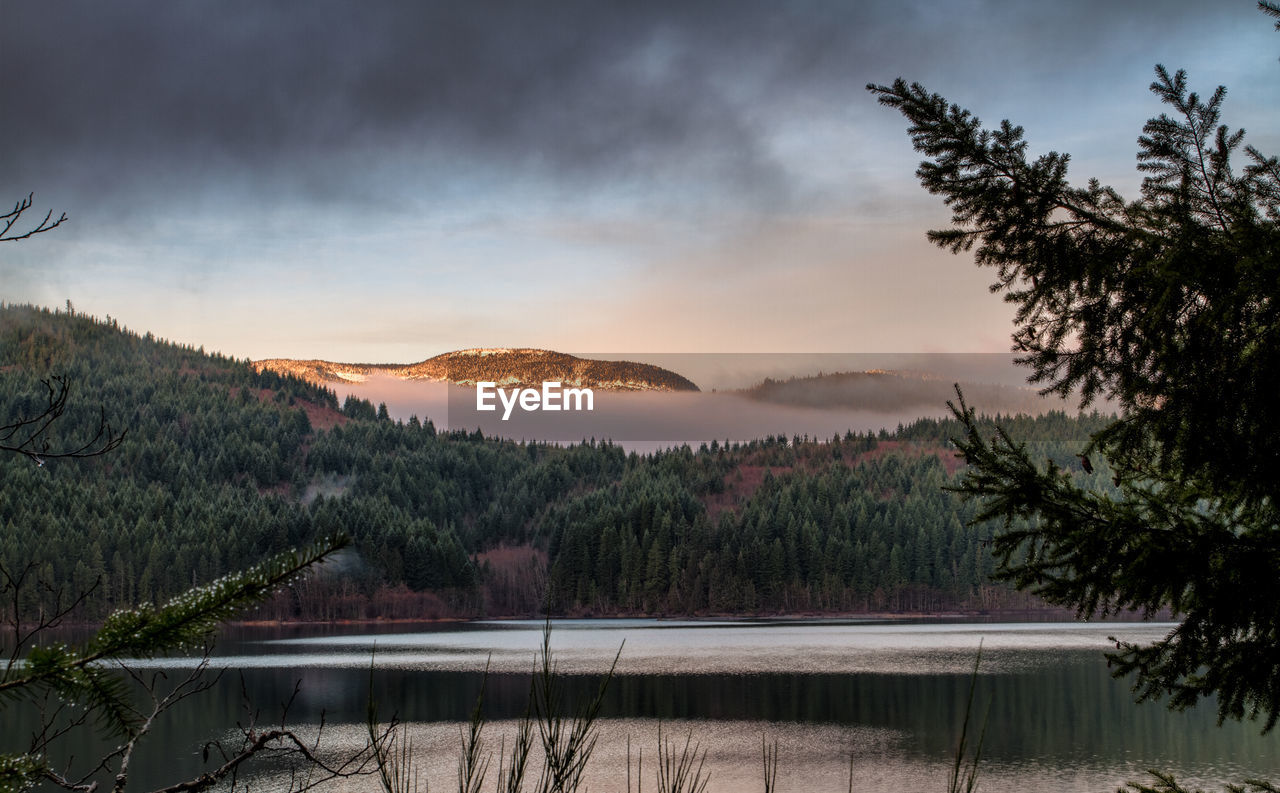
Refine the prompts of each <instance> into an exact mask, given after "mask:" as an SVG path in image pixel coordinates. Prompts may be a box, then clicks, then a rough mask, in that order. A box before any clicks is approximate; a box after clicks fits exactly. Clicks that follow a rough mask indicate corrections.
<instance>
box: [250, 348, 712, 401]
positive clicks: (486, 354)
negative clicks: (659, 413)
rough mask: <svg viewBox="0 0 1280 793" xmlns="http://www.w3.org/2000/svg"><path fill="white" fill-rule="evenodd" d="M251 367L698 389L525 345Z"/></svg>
mask: <svg viewBox="0 0 1280 793" xmlns="http://www.w3.org/2000/svg"><path fill="white" fill-rule="evenodd" d="M252 366H253V368H254V369H255V370H256V371H258V372H261V371H263V370H270V371H273V372H276V373H277V374H282V375H283V374H289V375H293V376H295V377H298V378H300V379H302V380H306V381H307V382H309V383H312V384H314V385H327V384H330V383H342V382H349V383H350V382H355V383H359V382H364V381H365V380H367V379H368V378H369V377H371V376H374V375H385V376H390V377H396V378H399V379H401V380H426V381H431V382H446V383H452V384H454V385H463V386H474V385H475V384H476V383H478V382H494V383H497V384H498V386H499V387H503V388H513V387H515V388H537V387H540V386H541V385H542V383H543V382H552V381H556V382H560V383H562V384H563V385H565V386H571V387H575V388H593V389H600V390H605V391H698V390H700V389H699V388H698V386H697V385H696V384H695V383H694V382H693V381H691V380H689V379H688V378H686V377H683V376H682V375H680V374H677V373H676V372H672V371H670V370H669V369H663V368H662V367H660V366H654V365H653V364H647V363H637V362H635V361H607V360H596V359H592V358H579V357H577V356H575V355H569V354H568V353H562V352H556V351H554V350H541V349H535V348H531V347H471V348H468V349H464V350H454V351H452V352H447V353H443V354H441V355H436V356H433V357H431V358H427V359H426V360H423V361H419V362H417V363H411V364H368V363H336V362H333V361H324V360H319V359H294V358H264V359H262V360H258V361H253V362H252Z"/></svg>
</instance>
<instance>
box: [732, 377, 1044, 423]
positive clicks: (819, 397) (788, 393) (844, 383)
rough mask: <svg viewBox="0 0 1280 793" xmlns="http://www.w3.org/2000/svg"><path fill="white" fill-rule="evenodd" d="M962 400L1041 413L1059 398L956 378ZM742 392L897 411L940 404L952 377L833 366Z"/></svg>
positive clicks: (786, 401) (787, 401)
mask: <svg viewBox="0 0 1280 793" xmlns="http://www.w3.org/2000/svg"><path fill="white" fill-rule="evenodd" d="M960 388H961V389H962V390H963V391H964V395H965V401H967V402H968V403H969V404H970V405H973V406H974V407H976V408H978V409H979V410H981V411H982V412H984V413H989V414H994V413H1005V414H1012V413H1027V414H1036V413H1043V412H1045V411H1047V410H1062V409H1063V408H1064V407H1065V406H1066V405H1065V403H1063V402H1062V401H1061V400H1058V399H1053V398H1046V397H1043V396H1041V395H1040V393H1039V392H1038V391H1037V390H1036V389H1034V388H1027V387H1018V386H1010V385H1000V384H996V383H963V382H962V383H960ZM741 393H742V394H743V395H744V396H747V397H749V398H751V399H754V400H757V401H760V402H768V403H771V404H775V405H790V406H793V407H810V408H854V409H859V410H876V411H885V412H891V411H900V410H904V409H911V408H930V409H938V408H941V407H942V406H943V405H945V404H946V402H947V400H953V399H955V396H956V392H955V386H954V384H953V381H951V380H950V379H943V378H940V377H937V376H935V375H930V374H924V373H919V372H894V371H884V370H870V371H865V372H834V373H830V374H817V375H812V376H808V377H792V378H789V379H787V380H774V379H769V378H766V379H765V380H764V381H762V382H760V383H758V384H756V385H754V386H752V387H751V388H747V389H743V390H742V392H741Z"/></svg>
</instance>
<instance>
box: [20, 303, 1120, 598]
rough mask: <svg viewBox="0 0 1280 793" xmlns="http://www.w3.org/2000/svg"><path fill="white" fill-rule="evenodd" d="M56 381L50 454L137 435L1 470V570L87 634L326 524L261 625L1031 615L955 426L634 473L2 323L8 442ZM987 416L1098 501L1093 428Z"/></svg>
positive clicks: (781, 440) (285, 380) (54, 315)
mask: <svg viewBox="0 0 1280 793" xmlns="http://www.w3.org/2000/svg"><path fill="white" fill-rule="evenodd" d="M54 375H57V376H61V377H65V378H66V379H67V380H68V382H70V383H71V385H72V388H73V391H72V395H71V400H70V407H69V409H68V410H67V412H66V414H65V415H64V416H63V417H62V418H61V419H59V420H58V421H57V422H55V423H54V425H53V426H52V428H51V432H52V435H51V438H50V440H51V443H52V445H53V446H55V447H56V446H58V445H59V444H71V443H73V442H74V441H75V440H77V439H82V438H84V437H86V436H91V435H92V434H93V432H94V431H95V430H96V428H97V426H98V422H99V420H100V417H101V415H102V413H101V411H102V410H103V409H104V408H105V411H106V416H107V417H108V418H109V419H110V421H111V422H112V424H113V425H114V426H117V427H124V428H127V434H126V437H125V440H124V442H123V443H122V444H121V445H120V446H119V448H117V449H115V450H113V451H111V452H109V453H108V454H105V455H102V456H99V457H93V458H89V459H82V460H49V461H47V462H46V463H45V464H43V465H37V464H34V463H33V461H32V460H31V459H29V458H27V457H23V456H20V455H6V456H4V457H3V458H2V459H0V481H2V482H3V485H2V486H0V527H2V529H3V531H0V563H2V564H3V565H4V566H5V567H6V568H7V569H9V570H15V569H20V568H21V567H23V566H25V565H26V564H28V563H29V562H31V561H33V560H34V561H37V562H38V563H39V565H40V568H41V573H42V577H43V578H44V580H46V581H48V582H53V583H56V584H57V585H58V586H60V587H61V588H62V590H63V592H62V595H63V597H66V596H68V595H71V594H75V593H80V592H84V591H89V592H90V595H89V597H88V598H86V600H85V601H84V603H83V605H82V607H81V609H80V616H81V617H82V618H84V619H95V618H100V617H102V616H103V615H105V614H106V613H108V612H110V611H111V610H112V609H114V608H117V607H121V606H126V605H131V604H135V603H139V602H144V601H152V602H154V601H158V600H162V599H165V598H167V597H169V596H172V595H174V594H176V593H178V592H180V591H182V590H183V589H185V588H187V587H189V586H191V585H192V584H195V583H200V582H204V581H209V580H211V579H214V578H216V577H218V576H219V575H221V574H223V573H226V572H228V571H231V570H235V569H239V568H242V567H245V566H247V565H249V564H251V563H253V562H255V561H257V560H259V559H261V558H262V557H263V556H264V555H266V554H269V553H271V552H274V551H280V550H284V549H287V548H290V547H293V546H297V545H300V544H302V543H306V542H309V541H311V540H313V539H314V538H316V537H319V536H324V535H328V534H331V533H334V532H339V531H341V532H345V533H346V534H347V535H349V536H350V537H351V538H352V539H353V546H352V550H350V551H349V552H346V555H345V556H344V558H341V559H339V560H338V561H336V562H335V563H332V564H330V565H329V566H328V569H327V570H325V571H323V572H322V573H320V574H319V575H315V576H312V577H310V578H308V579H306V580H304V581H302V582H300V583H298V584H297V585H296V586H295V587H294V588H293V590H292V591H291V592H289V593H286V594H285V595H282V596H280V597H278V598H277V599H276V600H275V601H273V602H271V603H269V604H267V605H266V606H264V607H263V609H262V613H261V616H262V617H263V618H272V619H278V618H286V619H289V618H293V619H362V618H375V617H381V618H423V617H440V616H474V615H482V614H483V615H489V616H501V615H521V614H533V613H538V612H540V611H543V610H545V609H548V608H549V609H550V610H551V611H553V612H556V613H568V614H597V615H599V614H615V613H617V614H621V613H625V614H641V613H644V614H712V613H717V614H718V613H740V614H753V613H771V612H780V611H786V612H845V611H888V610H892V611H923V610H938V609H957V608H963V609H989V608H1001V607H1011V606H1025V605H1033V604H1030V603H1029V601H1028V600H1027V599H1026V596H1024V595H1020V594H1017V593H1014V592H1013V591H1012V590H1010V589H1009V588H1007V587H1004V586H1002V585H995V584H992V583H991V582H990V580H989V576H990V573H991V572H992V569H993V564H994V563H993V560H992V558H991V556H990V553H989V551H988V549H987V542H986V541H987V540H988V539H989V537H990V533H991V532H992V531H993V530H995V528H996V527H992V526H989V525H976V526H971V525H969V524H970V522H971V520H972V518H973V515H974V512H975V506H974V505H973V504H966V503H964V502H962V501H960V500H959V499H958V498H957V497H956V496H955V495H953V494H951V493H950V492H948V491H946V490H945V489H944V486H945V485H947V484H948V483H949V482H950V481H952V477H954V476H955V473H956V468H957V466H958V464H959V463H958V461H957V460H956V459H955V455H954V451H953V450H952V449H951V448H950V447H949V440H948V439H949V438H950V437H951V436H953V435H955V434H957V433H958V425H956V424H955V423H954V422H951V421H941V420H931V419H926V420H920V421H917V422H915V423H913V424H911V425H909V426H903V427H899V428H898V429H897V431H896V432H881V433H878V434H865V433H864V434H854V433H846V434H845V435H843V436H837V437H833V438H826V439H809V438H786V437H770V438H764V439H760V440H757V441H753V442H750V443H725V444H721V443H713V444H711V445H709V446H703V447H701V448H699V449H696V450H695V449H690V448H688V447H683V448H676V449H672V450H669V451H664V452H659V453H654V454H647V455H638V454H635V453H630V454H628V453H626V452H624V451H623V450H622V449H621V448H620V447H618V446H616V445H613V444H610V443H608V442H595V441H591V442H584V443H581V444H576V445H572V446H554V445H545V444H536V443H515V442H512V441H505V440H499V439H494V438H486V437H483V436H482V435H480V434H479V433H478V432H470V433H468V432H466V431H452V432H442V431H437V429H436V428H435V427H434V425H433V424H432V422H431V421H430V420H429V419H428V418H426V417H423V419H422V420H419V419H418V418H417V417H414V418H411V419H410V420H408V421H394V420H392V419H391V417H390V416H389V415H388V413H387V410H386V408H385V406H378V407H375V406H374V405H372V404H370V403H369V402H367V401H362V400H358V399H352V398H348V399H347V400H346V401H345V403H343V404H341V405H340V404H339V403H338V400H337V397H336V396H335V395H334V393H333V392H332V391H329V390H326V389H324V388H322V387H318V386H315V385H312V384H309V383H306V382H304V381H302V380H299V379H296V378H294V377H292V376H281V375H279V374H276V373H274V372H271V371H269V370H266V371H262V372H255V371H254V369H253V368H252V367H251V366H250V365H249V362H248V361H244V360H235V359H232V358H227V357H224V356H221V355H218V354H207V353H205V352H204V351H203V349H194V348H191V347H186V346H181V345H177V344H172V343H169V342H165V341H163V340H160V339H157V338H155V337H154V336H152V335H151V334H145V335H144V334H138V333H134V332H131V331H128V330H126V329H123V328H121V327H120V326H119V323H118V322H117V321H115V320H112V319H111V318H109V317H108V318H106V319H105V320H103V319H98V318H94V317H89V316H84V315H81V314H77V313H76V312H75V311H74V309H73V307H72V306H71V305H70V304H68V306H67V307H66V309H65V310H59V311H51V310H48V309H40V308H33V307H30V306H3V305H0V425H3V424H5V423H8V422H11V421H13V420H15V419H17V418H19V417H23V416H30V415H33V414H37V413H39V412H40V411H41V410H42V409H43V408H44V406H45V404H46V397H45V389H44V386H43V385H42V384H41V380H42V379H47V378H49V377H51V376H54ZM999 421H1000V423H1001V424H1002V425H1004V426H1005V427H1006V428H1008V430H1009V432H1010V434H1011V435H1013V436H1014V437H1017V438H1019V439H1022V440H1026V441H1027V442H1029V443H1031V444H1034V445H1036V446H1037V448H1040V449H1043V453H1044V456H1045V457H1047V458H1050V459H1053V460H1055V461H1056V462H1057V463H1058V464H1059V465H1061V466H1062V467H1064V468H1065V469H1067V470H1069V471H1072V472H1073V475H1074V476H1079V477H1082V478H1084V479H1086V480H1091V481H1092V484H1093V485H1095V486H1097V487H1098V488H1102V489H1105V488H1108V487H1110V481H1109V474H1108V473H1107V472H1106V471H1104V470H1096V471H1094V472H1093V473H1091V474H1086V473H1084V472H1083V471H1081V470H1080V466H1079V461H1078V460H1077V458H1076V457H1075V454H1076V452H1077V451H1078V450H1079V449H1080V448H1081V447H1082V446H1083V444H1084V442H1085V440H1086V439H1087V438H1088V436H1089V435H1090V434H1091V433H1093V432H1095V431H1097V430H1098V429H1100V428H1101V427H1102V426H1103V425H1104V424H1105V423H1106V421H1107V417H1103V416H1099V415H1097V414H1090V415H1079V416H1067V415H1065V414H1062V413H1050V414H1046V415H1043V416H1039V417H1027V416H1018V417H1009V418H1000V419H999ZM55 589H57V587H55ZM54 596H55V593H54V592H52V591H47V592H45V593H44V594H43V597H46V598H53V597H54ZM33 597H34V595H33ZM24 606H25V607H28V608H32V609H35V608H39V606H40V604H38V603H35V602H31V603H27V604H24Z"/></svg>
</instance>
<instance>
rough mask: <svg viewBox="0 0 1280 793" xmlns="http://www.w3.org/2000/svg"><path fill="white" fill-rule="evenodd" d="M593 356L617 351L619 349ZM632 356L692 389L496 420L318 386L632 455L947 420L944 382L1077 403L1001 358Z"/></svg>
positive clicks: (998, 399)
mask: <svg viewBox="0 0 1280 793" xmlns="http://www.w3.org/2000/svg"><path fill="white" fill-rule="evenodd" d="M597 357H600V358H611V359H615V360H626V359H627V358H626V357H625V356H624V355H623V354H616V355H611V356H606V355H600V356H597ZM638 359H639V358H637V360H638ZM643 360H644V362H646V363H653V364H655V365H658V366H662V367H664V368H668V369H670V370H671V371H674V372H677V373H679V374H682V375H685V376H687V377H689V378H690V379H692V380H693V381H694V382H696V383H697V384H698V385H699V387H700V388H701V391H699V392H665V391H608V390H602V389H596V390H595V391H594V399H593V409H592V410H591V411H589V412H588V411H585V410H580V411H572V410H561V411H556V412H550V411H541V410H540V411H525V410H521V409H520V408H519V407H515V408H513V409H512V410H511V411H510V413H509V415H508V417H507V418H506V419H504V418H503V414H504V406H503V404H502V402H501V400H499V399H498V398H496V397H495V396H490V399H489V404H491V405H493V406H494V407H495V408H496V409H495V410H493V411H481V410H478V409H477V404H476V389H474V388H471V387H466V386H452V385H447V384H444V383H440V382H431V381H421V380H417V381H410V380H400V379H397V378H394V377H388V376H383V375H377V374H374V375H371V376H370V377H368V379H366V380H364V381H361V382H340V383H334V384H331V385H330V387H332V388H334V390H335V391H337V393H338V396H339V399H340V400H341V399H345V398H346V396H348V395H352V396H355V397H358V398H361V399H367V400H369V401H370V402H372V403H373V404H375V405H376V404H379V403H385V404H386V405H387V409H388V412H389V414H390V415H391V417H392V418H394V419H398V420H402V421H403V420H408V419H409V418H410V416H417V417H418V418H419V419H420V420H423V421H425V420H426V419H428V418H429V419H431V421H432V422H433V423H434V424H435V426H436V428H437V429H442V430H443V429H454V430H457V429H462V430H468V431H470V430H475V429H479V430H481V431H482V432H484V434H485V435H487V436H500V437H505V438H511V439H514V440H531V441H543V442H554V443H576V442H579V441H583V440H587V439H592V438H594V439H596V440H605V439H609V440H612V441H614V442H615V443H619V444H621V445H622V446H623V447H624V448H627V449H629V450H634V451H642V452H643V451H651V450H654V449H657V448H662V447H666V446H672V445H679V444H682V443H688V444H691V445H697V444H699V443H704V442H706V443H709V442H711V441H713V440H718V441H721V442H723V441H726V440H729V441H748V440H754V439H759V438H764V437H767V436H776V435H783V436H786V437H794V436H808V437H809V438H810V439H829V438H831V437H832V436H833V435H843V434H845V433H846V432H849V431H853V432H855V433H859V432H878V431H880V430H888V431H892V430H894V429H895V428H896V427H897V426H898V425H899V424H909V423H911V422H912V421H915V420H916V419H918V418H923V417H929V418H944V417H948V416H950V415H951V413H950V410H949V409H948V407H947V404H946V403H947V401H948V400H954V399H955V396H956V395H955V391H954V388H953V384H954V383H961V384H962V387H963V389H964V391H965V395H966V400H967V401H968V402H969V404H970V405H971V406H973V407H975V408H976V409H977V410H979V411H980V412H983V413H988V414H996V413H1003V414H1012V413H1041V412H1046V411H1049V410H1065V411H1067V412H1075V411H1076V409H1077V408H1078V402H1076V401H1073V400H1063V399H1060V398H1057V397H1044V396H1041V395H1039V394H1038V393H1037V391H1036V389H1035V388H1032V387H1030V386H1028V384H1027V383H1026V376H1027V371H1026V370H1025V369H1023V368H1021V367H1018V366H1016V365H1014V363H1013V358H1012V356H1010V355H1002V354H1001V355H997V354H973V355H921V354H892V355H884V354H861V353H860V354H848V355H837V354H812V355H791V354H788V355H782V354H777V355H768V354H761V355H699V354H671V355H650V356H644V357H643ZM868 372H871V373H873V374H866V373H868ZM838 373H841V374H838ZM495 378H496V379H500V378H498V377H497V375H495ZM491 393H492V392H491ZM1092 407H1095V408H1099V409H1103V410H1111V409H1113V406H1111V405H1108V404H1100V405H1094V406H1092Z"/></svg>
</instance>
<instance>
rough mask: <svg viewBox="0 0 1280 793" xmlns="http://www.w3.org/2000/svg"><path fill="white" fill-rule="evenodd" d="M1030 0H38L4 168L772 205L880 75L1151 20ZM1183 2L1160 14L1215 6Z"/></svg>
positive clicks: (11, 175)
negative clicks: (799, 157)
mask: <svg viewBox="0 0 1280 793" xmlns="http://www.w3.org/2000/svg"><path fill="white" fill-rule="evenodd" d="M1024 5H1026V4H1022V3H1013V2H999V3H990V2H969V3H964V4H959V3H944V4H936V5H934V4H927V3H926V4H900V3H896V2H870V3H868V2H860V3H847V4H830V3H792V4H782V3H773V2H728V1H725V2H705V3H683V2H669V3H663V2H653V3H604V2H587V1H586V0H583V1H582V2H561V3H550V4H544V3H536V4H535V3H465V4H463V3H445V2H438V3H401V2H376V1H375V2H369V3H361V4H359V5H358V6H355V5H352V4H350V3H345V2H343V3H339V2H325V1H324V0H320V1H319V2H308V3H306V4H301V5H300V4H292V3H263V2H258V0H229V2H224V3H219V4H203V3H114V4H104V3H97V2H90V1H89V0H73V1H71V2H59V3H49V4H20V5H17V6H14V7H11V8H8V9H6V20H5V25H4V27H3V29H2V30H0V63H3V66H4V73H5V74H6V80H5V81H4V83H3V85H0V107H3V108H4V112H5V116H6V119H7V121H6V125H5V129H4V131H3V135H4V145H3V147H2V148H3V154H2V155H0V156H2V157H3V160H0V171H2V172H3V173H4V179H5V181H6V183H18V184H27V185H34V186H36V187H40V189H44V187H43V185H46V184H49V183H55V184H71V185H74V187H75V188H76V189H78V190H81V191H87V192H89V193H90V194H100V195H106V196H116V197H118V198H120V199H121V200H123V201H126V202H129V201H141V200H146V196H148V195H151V196H156V197H157V200H161V201H170V200H172V196H173V195H175V194H182V193H183V192H184V191H185V192H187V193H188V194H190V193H191V192H196V193H199V192H201V191H207V190H210V189H214V188H222V187H231V188H237V187H238V188H240V189H242V190H246V191H248V192H253V191H257V190H265V191H266V192H267V194H268V197H270V194H271V193H272V191H273V190H274V189H277V188H284V189H285V190H287V191H295V192H299V193H302V194H304V195H306V196H308V197H312V198H317V199H321V200H334V201H348V200H350V201H371V200H377V199H378V198H379V197H380V196H382V197H386V195H387V192H388V190H389V185H391V184H393V183H395V182H397V181H407V182H409V183H412V184H415V185H421V184H424V183H425V184H432V183H436V184H438V183H439V182H442V181H450V182H454V183H458V182H459V181H465V180H466V179H485V178H502V175H504V174H505V175H508V176H510V177H511V178H515V179H519V178H527V177H530V175H532V177H536V178H546V179H549V180H551V181H554V182H555V183H557V184H561V185H567V188H566V189H581V188H582V187H584V186H592V185H600V184H609V183H616V182H618V181H620V180H621V181H624V182H625V181H633V180H639V181H641V182H644V183H646V184H650V183H653V182H655V181H657V182H660V181H661V180H663V179H670V180H674V181H675V182H677V183H679V184H680V185H682V186H685V187H687V186H688V185H689V184H694V183H697V184H704V185H710V186H714V187H715V188H716V190H715V193H716V195H717V196H718V198H717V200H721V201H723V200H731V201H746V202H757V203H760V204H762V205H764V206H773V205H776V204H778V203H785V202H786V201H787V200H788V198H789V195H790V191H791V190H792V189H793V186H792V185H791V175H790V174H789V171H788V168H787V165H786V163H784V162H779V160H778V159H777V157H776V155H775V153H774V152H773V151H771V147H770V138H771V137H772V136H773V135H774V134H775V133H776V132H777V129H778V128H779V127H780V126H785V125H787V124H790V123H793V122H797V120H798V122H799V123H803V119H804V118H805V117H806V116H807V115H814V114H825V113H828V112H830V110H831V109H833V108H840V107H845V106H847V105H848V104H849V103H851V102H860V103H863V104H869V102H868V100H867V98H866V97H865V96H863V95H862V91H861V86H862V84H863V83H864V82H865V81H867V80H868V79H877V80H888V79H891V78H892V77H893V76H896V73H897V72H898V71H900V70H905V68H906V67H908V66H912V67H913V68H912V71H913V73H916V74H920V73H923V74H925V75H928V74H932V73H936V72H937V71H938V70H939V68H940V67H944V66H945V67H947V69H949V70H951V71H960V72H971V71H972V69H973V68H975V66H977V67H980V68H988V67H991V66H992V65H993V64H994V65H995V66H996V67H999V66H1000V65H1001V64H1002V63H1003V62H1004V61H1005V60H1007V59H1026V58H1033V59H1035V57H1036V50H1037V49H1039V50H1046V49H1047V52H1045V53H1042V54H1041V55H1040V56H1039V60H1038V64H1032V65H1031V66H1029V68H1030V69H1031V70H1032V71H1035V70H1036V69H1042V68H1045V67H1046V66H1048V64H1049V61H1048V60H1046V59H1048V58H1050V57H1051V56H1052V57H1053V58H1061V57H1065V56H1066V55H1069V54H1070V52H1071V49H1072V48H1075V50H1076V52H1077V55H1078V57H1086V58H1087V57H1088V56H1089V53H1090V52H1092V51H1094V50H1095V49H1096V48H1098V47H1100V46H1106V45H1107V43H1108V41H1109V40H1110V38H1111V37H1112V36H1114V35H1127V34H1128V33H1129V32H1132V31H1131V30H1130V28H1131V26H1132V24H1133V20H1134V19H1136V18H1137V16H1138V15H1137V14H1136V13H1135V12H1133V11H1129V12H1117V11H1114V10H1111V9H1110V7H1109V5H1107V4H1102V3H1085V4H1071V6H1070V8H1065V7H1061V6H1059V5H1058V4H1055V5H1054V6H1053V7H1052V8H1048V9H1044V8H1039V7H1037V9H1033V10H1030V11H1028V10H1025V9H1024V8H1023V6H1024ZM1176 5H1177V4H1174V5H1170V4H1167V3H1162V4H1161V5H1160V9H1161V16H1160V17H1159V18H1157V19H1156V20H1154V21H1148V22H1147V24H1149V25H1150V26H1152V28H1153V29H1155V30H1159V29H1160V28H1161V27H1162V25H1163V26H1164V27H1167V26H1168V25H1169V24H1172V23H1171V22H1170V20H1176V19H1177V18H1178V17H1179V16H1180V15H1189V14H1190V13H1192V12H1193V11H1194V10H1196V9H1197V8H1198V5H1197V4H1191V3H1187V4H1183V5H1182V8H1181V10H1178V9H1177V8H1176V7H1175V6H1176ZM1201 13H1204V12H1203V11H1201ZM1143 18H1144V19H1145V18H1146V17H1145V15H1143ZM1259 24H1261V23H1259ZM1050 28H1051V29H1052V30H1053V31H1054V35H1052V36H1046V35H1045V33H1046V30H1047V29H1050ZM1108 30H1110V31H1113V33H1112V34H1111V35H1108V34H1106V32H1105V31H1108ZM966 31H967V32H968V33H971V34H973V36H974V37H975V38H976V39H978V40H977V41H974V42H973V43H972V46H967V45H966V42H965V41H963V40H956V36H957V33H958V32H960V33H964V32H966ZM993 42H994V43H997V45H998V46H995V47H992V46H990V45H991V43H993ZM977 48H981V49H977ZM957 53H960V54H961V55H962V56H963V57H961V58H960V59H959V61H958V62H957ZM948 59H949V60H950V61H951V63H945V61H947V60H948ZM464 173H465V174H466V175H463V174H464ZM483 174H488V176H484V175H483ZM391 192H392V193H393V194H394V193H395V191H394V190H393V189H392V190H391ZM392 200H394V198H393V199H392Z"/></svg>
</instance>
